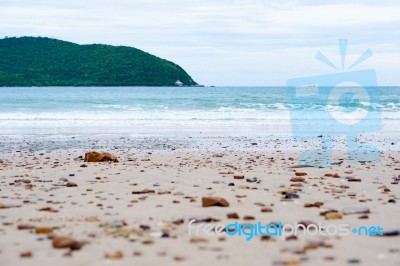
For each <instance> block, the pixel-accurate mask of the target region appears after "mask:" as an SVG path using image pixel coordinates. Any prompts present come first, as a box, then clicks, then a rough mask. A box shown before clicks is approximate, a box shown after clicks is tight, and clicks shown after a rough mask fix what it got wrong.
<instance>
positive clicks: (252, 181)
mask: <svg viewBox="0 0 400 266" xmlns="http://www.w3.org/2000/svg"><path fill="white" fill-rule="evenodd" d="M257 181H258V179H257V177H253V178H251V179H250V178H247V179H246V182H248V183H255V182H257Z"/></svg>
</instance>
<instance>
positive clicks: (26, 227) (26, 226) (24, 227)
mask: <svg viewBox="0 0 400 266" xmlns="http://www.w3.org/2000/svg"><path fill="white" fill-rule="evenodd" d="M17 229H18V230H32V229H35V226H33V225H30V224H20V225H18V226H17Z"/></svg>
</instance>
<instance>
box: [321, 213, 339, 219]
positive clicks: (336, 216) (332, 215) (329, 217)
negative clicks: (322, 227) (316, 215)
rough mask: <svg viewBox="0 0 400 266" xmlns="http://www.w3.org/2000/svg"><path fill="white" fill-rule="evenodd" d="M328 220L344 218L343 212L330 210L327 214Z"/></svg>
mask: <svg viewBox="0 0 400 266" xmlns="http://www.w3.org/2000/svg"><path fill="white" fill-rule="evenodd" d="M325 219H326V220H340V219H342V214H341V213H339V212H328V213H327V214H325Z"/></svg>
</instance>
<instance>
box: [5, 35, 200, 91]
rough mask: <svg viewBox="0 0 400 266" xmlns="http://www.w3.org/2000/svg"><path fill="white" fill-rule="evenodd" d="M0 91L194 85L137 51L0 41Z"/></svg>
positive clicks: (183, 74)
mask: <svg viewBox="0 0 400 266" xmlns="http://www.w3.org/2000/svg"><path fill="white" fill-rule="evenodd" d="M0 86H2V87H15V86H20V87H31V86H198V84H197V83H196V82H195V81H194V80H193V79H192V78H191V77H190V76H189V75H188V73H187V72H186V71H185V70H184V69H182V68H181V67H180V66H179V65H177V64H175V63H173V62H170V61H168V60H165V59H161V58H159V57H156V56H154V55H151V54H149V53H146V52H144V51H141V50H139V49H136V48H133V47H127V46H112V45H104V44H89V45H79V44H76V43H72V42H67V41H62V40H57V39H51V38H46V37H19V38H17V37H12V38H4V39H0Z"/></svg>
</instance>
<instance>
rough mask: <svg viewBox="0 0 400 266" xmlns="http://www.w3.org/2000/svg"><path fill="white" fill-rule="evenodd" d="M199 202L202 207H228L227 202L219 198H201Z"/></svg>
mask: <svg viewBox="0 0 400 266" xmlns="http://www.w3.org/2000/svg"><path fill="white" fill-rule="evenodd" d="M201 202H202V206H203V207H213V206H216V207H229V202H228V201H226V200H225V199H224V198H220V197H203V198H202V199H201Z"/></svg>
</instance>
